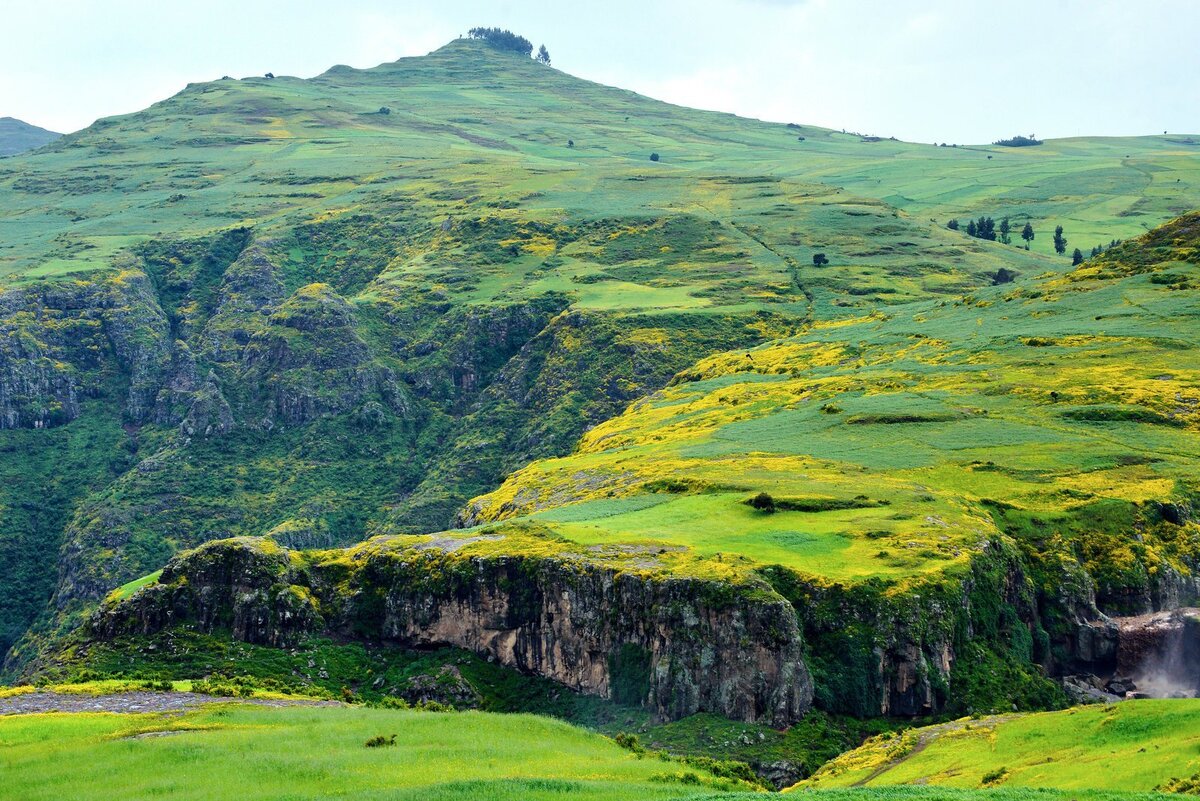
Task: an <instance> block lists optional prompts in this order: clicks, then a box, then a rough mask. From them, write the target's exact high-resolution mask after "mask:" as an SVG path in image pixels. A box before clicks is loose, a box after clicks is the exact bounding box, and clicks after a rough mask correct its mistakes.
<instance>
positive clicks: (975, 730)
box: [796, 699, 1200, 792]
mask: <svg viewBox="0 0 1200 801" xmlns="http://www.w3.org/2000/svg"><path fill="white" fill-rule="evenodd" d="M1198 771H1200V701H1197V700H1194V699H1186V700H1154V701H1149V700H1148V701H1134V702H1129V703H1120V704H1113V705H1093V706H1085V707H1076V708H1074V709H1068V710H1065V711H1062V712H1043V713H1037V714H1026V715H1004V716H998V717H992V718H982V719H974V720H973V719H963V720H960V721H955V722H953V723H947V724H940V725H938V726H933V727H929V728H926V729H912V730H909V731H907V732H904V733H903V734H901V735H882V736H880V737H878V738H875V739H873V740H871V741H869V742H868V743H867V744H866V745H864V746H862V747H861V748H858V749H856V750H854V751H851V752H849V753H846V754H843V755H842V756H841V757H838V758H837V759H835V760H833V761H831V762H830V763H828V764H827V765H826V766H825V767H824V768H822V769H821V770H820V771H818V772H817V774H816V775H815V776H813V777H812V778H811V779H809V780H808V781H806V782H803V783H802V784H801V785H800V786H799V787H797V788H796V790H797V791H801V790H814V789H816V790H821V789H826V788H834V787H851V786H853V787H868V788H873V787H882V786H888V785H903V784H908V785H923V786H946V787H958V788H979V787H1002V788H1005V789H1014V788H1050V789H1058V790H1069V791H1072V792H1077V791H1086V790H1089V789H1090V790H1114V791H1140V792H1144V791H1149V790H1153V789H1155V788H1156V787H1158V786H1160V785H1162V784H1164V783H1166V782H1167V781H1168V780H1169V779H1172V778H1180V777H1188V776H1191V775H1193V774H1194V773H1197V772H1198Z"/></svg>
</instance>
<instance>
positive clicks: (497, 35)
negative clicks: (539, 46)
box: [467, 28, 533, 58]
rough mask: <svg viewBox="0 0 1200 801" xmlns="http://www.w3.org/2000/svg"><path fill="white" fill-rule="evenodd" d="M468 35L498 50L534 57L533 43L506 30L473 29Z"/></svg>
mask: <svg viewBox="0 0 1200 801" xmlns="http://www.w3.org/2000/svg"><path fill="white" fill-rule="evenodd" d="M467 35H468V36H470V37H471V38H472V39H479V40H480V41H482V42H486V43H487V44H489V45H491V46H492V47H494V48H496V49H497V50H507V51H509V52H510V53H519V54H520V55H522V56H525V57H526V58H529V56H531V55H533V42H531V41H529V40H528V39H526V38H525V37H524V36H518V35H517V34H515V33H513V32H512V31H509V30H505V29H504V28H472V29H471V30H469V31H467Z"/></svg>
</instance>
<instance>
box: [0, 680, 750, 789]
mask: <svg viewBox="0 0 1200 801" xmlns="http://www.w3.org/2000/svg"><path fill="white" fill-rule="evenodd" d="M392 735H395V736H396V739H395V744H394V745H382V746H379V747H366V746H365V743H366V741H367V740H369V739H371V738H373V737H383V738H384V739H385V740H389V741H390V738H391V736H392ZM0 772H2V773H3V775H4V784H3V787H0V797H3V798H11V799H23V801H42V800H43V799H44V800H45V801H50V799H65V798H69V799H75V800H77V801H88V800H89V799H112V798H130V799H133V798H154V797H169V798H172V799H246V800H247V801H251V800H252V799H264V800H265V799H281V798H288V799H325V798H333V797H337V798H347V799H368V798H370V799H464V800H465V799H514V800H515V799H549V798H556V799H557V798H567V797H570V798H594V799H605V800H606V801H607V800H608V799H612V801H618V800H619V799H631V801H632V800H633V799H658V798H679V797H686V796H693V795H695V794H697V792H698V791H700V790H704V789H706V788H707V790H708V791H709V792H712V791H713V790H714V789H722V788H724V789H732V788H734V787H737V786H738V783H737V782H735V781H731V780H724V779H717V778H715V777H713V776H712V775H710V774H708V773H706V772H705V771H703V770H700V769H697V768H694V767H690V766H686V765H681V764H679V763H672V762H664V761H661V760H659V759H657V758H652V757H651V758H643V759H639V758H637V757H636V756H635V755H634V754H632V753H630V752H629V751H627V750H625V749H623V748H621V747H620V746H618V745H616V744H615V743H614V742H613V741H611V740H609V739H607V738H604V737H601V736H599V735H596V734H590V733H588V732H586V731H584V730H582V729H577V728H574V727H572V726H569V725H567V724H564V723H559V722H556V721H553V720H550V719H547V718H540V717H535V716H531V715H491V714H485V713H472V712H462V713H432V712H417V711H398V710H381V709H365V708H361V707H333V708H330V707H324V708H306V707H284V708H268V707H258V706H253V705H247V704H229V705H222V706H215V707H207V708H204V709H202V710H199V711H194V712H189V713H187V714H184V715H181V716H160V715H153V714H149V715H122V714H86V713H73V714H44V715H24V716H12V717H7V718H0ZM742 787H743V788H744V787H745V785H742Z"/></svg>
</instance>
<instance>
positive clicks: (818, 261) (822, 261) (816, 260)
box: [813, 253, 829, 267]
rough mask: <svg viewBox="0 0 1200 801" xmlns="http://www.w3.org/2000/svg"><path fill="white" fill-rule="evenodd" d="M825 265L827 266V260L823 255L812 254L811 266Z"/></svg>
mask: <svg viewBox="0 0 1200 801" xmlns="http://www.w3.org/2000/svg"><path fill="white" fill-rule="evenodd" d="M826 264H829V259H828V258H827V257H826V256H825V254H824V253H814V254H813V266H815V267H824V266H825V265H826Z"/></svg>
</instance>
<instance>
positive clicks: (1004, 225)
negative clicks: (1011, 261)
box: [1000, 217, 1012, 245]
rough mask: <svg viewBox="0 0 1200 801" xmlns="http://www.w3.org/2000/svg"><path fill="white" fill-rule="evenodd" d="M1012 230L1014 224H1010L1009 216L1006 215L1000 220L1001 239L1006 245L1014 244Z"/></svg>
mask: <svg viewBox="0 0 1200 801" xmlns="http://www.w3.org/2000/svg"><path fill="white" fill-rule="evenodd" d="M1011 231H1012V226H1010V225H1009V224H1008V218H1007V217H1005V218H1004V219H1003V220H1001V221H1000V241H1001V242H1003V243H1004V244H1006V245H1009V244H1012V237H1011V236H1009V233H1010V232H1011Z"/></svg>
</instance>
